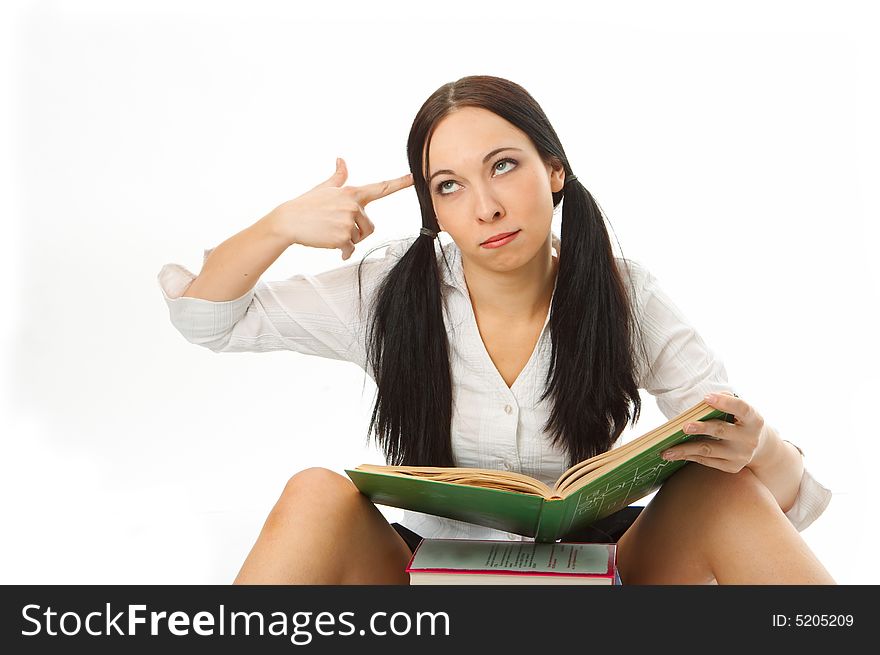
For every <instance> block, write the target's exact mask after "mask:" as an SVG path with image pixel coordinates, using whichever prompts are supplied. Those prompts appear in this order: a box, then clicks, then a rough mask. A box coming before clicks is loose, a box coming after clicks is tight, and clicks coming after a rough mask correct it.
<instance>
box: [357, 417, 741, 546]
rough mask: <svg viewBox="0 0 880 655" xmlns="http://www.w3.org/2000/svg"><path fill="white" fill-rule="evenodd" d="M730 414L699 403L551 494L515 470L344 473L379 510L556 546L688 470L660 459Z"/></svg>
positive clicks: (579, 471) (572, 473)
mask: <svg viewBox="0 0 880 655" xmlns="http://www.w3.org/2000/svg"><path fill="white" fill-rule="evenodd" d="M711 419H720V420H724V421H727V422H728V423H733V422H734V417H733V415H731V414H728V413H726V412H723V411H721V410H718V409H715V408H713V407H711V406H709V405H707V404H706V403H702V402H701V403H698V404H697V405H694V406H693V407H692V408H690V409H689V410H687V411H685V412H682V413H681V414H679V415H678V416H676V417H675V418H673V419H671V420H669V421H668V422H666V423H664V424H663V425H661V426H659V427H657V428H655V429H654V430H651V431H650V432H648V433H647V434H644V435H642V436H641V437H638V438H637V439H634V440H633V441H630V442H629V443H627V444H624V445H622V446H620V447H618V448H613V449H611V450H609V451H606V452H604V453H601V454H599V455H596V456H595V457H591V458H590V459H586V460H584V461H582V462H578V463H577V464H575V465H574V466H572V467H571V468H569V469H568V470H566V471H565V472H564V473H563V474H562V475H561V476H560V477H559V479H558V480H557V481H556V484H555V485H554V486H553V487H552V488H551V487H549V486H547V485H546V484H544V483H542V482H541V481H539V480H536V479H535V478H532V477H529V476H527V475H523V474H521V473H513V472H510V471H495V470H491V469H476V468H455V467H436V466H381V465H376V464H361V465H360V466H358V467H357V468H354V469H346V470H345V472H346V473H347V474H348V477H350V478H351V480H352V482H354V484H355V486H357V488H358V489H359V490H360V491H361V493H363V494H364V495H366V496H367V497H369V498H370V500H371V501H373V502H374V503H376V504H377V505H388V506H390V507H399V508H402V509H408V510H412V511H416V512H424V513H426V514H434V515H435V516H443V517H446V518H450V519H456V520H459V521H466V522H467V523H475V524H477V525H483V526H486V527H490V528H496V529H498V530H504V531H507V532H514V533H516V534H521V535H524V536H527V537H534V539H535V541H556V540H558V539H564V538H565V537H566V536H567V535H569V534H572V533H573V532H575V531H577V530H579V529H581V528H584V527H586V526H588V525H590V524H591V523H593V522H594V521H597V520H599V519H601V518H603V517H605V516H608V515H609V514H612V513H614V512H616V511H617V510H619V509H622V508H624V507H626V506H627V505H629V504H631V503H633V502H635V501H637V500H639V499H640V498H644V497H645V496H647V495H648V494H650V493H651V492H653V491H655V490H657V489H658V488H659V487H660V485H661V484H662V483H663V481H664V480H666V478H668V477H669V476H670V475H672V474H673V473H675V471H677V470H678V469H680V468H681V467H682V466H684V465H685V464H687V462H686V461H684V460H679V461H674V462H668V461H666V460H664V459H663V458H661V457H660V453H661V452H663V451H664V450H666V449H667V448H669V447H671V446H674V445H675V444H678V443H681V442H683V441H688V440H690V439H695V438H698V437H701V438H711V437H706V435H694V434H686V433H685V432H684V431H683V430H682V428H683V427H684V425H685V424H686V423H689V422H690V421H708V420H711Z"/></svg>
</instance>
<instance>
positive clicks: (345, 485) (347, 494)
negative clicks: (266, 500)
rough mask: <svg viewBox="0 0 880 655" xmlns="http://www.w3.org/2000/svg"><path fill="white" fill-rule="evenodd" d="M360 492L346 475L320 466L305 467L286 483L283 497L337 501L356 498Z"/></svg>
mask: <svg viewBox="0 0 880 655" xmlns="http://www.w3.org/2000/svg"><path fill="white" fill-rule="evenodd" d="M359 493H360V492H359V491H358V490H357V487H355V486H354V483H352V481H351V480H349V479H348V478H347V477H345V476H344V475H341V474H339V473H337V472H336V471H331V470H330V469H327V468H322V467H320V466H313V467H311V468H307V469H303V470H302V471H299V472H298V473H296V474H294V475H293V476H292V477H291V478H290V479H289V480H288V481H287V484H285V485H284V490H283V491H282V493H281V498H282V499H292V498H304V497H306V498H308V499H309V500H310V501H313V502H314V501H320V500H323V501H325V502H333V503H337V502H339V501H343V500H345V499H350V498H356V497H357V495H358V494H359Z"/></svg>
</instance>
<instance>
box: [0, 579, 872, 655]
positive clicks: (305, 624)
mask: <svg viewBox="0 0 880 655" xmlns="http://www.w3.org/2000/svg"><path fill="white" fill-rule="evenodd" d="M876 592H877V587H876V586H828V587H819V586H812V587H799V586H798V587H794V586H786V587H782V586H728V587H719V586H711V587H689V586H687V587H686V586H680V587H679V586H667V587H638V586H622V587H584V586H557V587H544V586H541V587H531V586H468V587H447V586H413V587H391V586H388V587H384V586H379V587H369V586H346V587H340V586H327V587H313V586H247V587H237V586H132V587H126V586H7V587H2V588H0V593H2V603H0V625H2V633H0V648H2V650H3V652H5V653H56V652H57V653H66V652H72V649H84V650H83V651H82V652H88V653H120V652H125V653H132V652H141V651H143V652H152V653H156V652H161V653H162V654H163V655H164V654H167V653H176V652H180V653H192V652H198V651H195V650H194V649H197V648H202V647H215V646H226V645H229V646H232V647H233V648H236V649H237V650H238V649H242V650H239V652H248V653H252V652H258V653H263V652H266V653H296V652H300V651H305V652H310V653H313V652H328V653H330V652H340V649H352V648H354V649H356V648H367V649H368V651H367V652H370V653H372V652H382V653H397V652H401V653H402V652H408V653H411V652H425V653H431V652H447V653H450V655H452V653H451V652H450V650H449V649H461V648H465V649H468V650H466V651H464V652H469V650H470V649H477V648H485V647H491V648H496V647H497V648H515V649H517V651H518V652H523V650H526V649H528V650H530V651H531V652H540V651H553V652H559V649H560V648H565V647H580V646H583V647H589V648H590V649H595V648H601V647H614V648H620V647H626V648H630V647H664V649H665V648H666V647H673V648H675V649H676V650H682V651H684V652H690V651H691V650H692V651H693V652H698V651H699V652H705V650H706V649H707V648H714V647H716V646H718V645H719V644H720V643H723V644H724V645H725V646H738V645H740V646H742V647H754V646H758V645H760V647H761V648H762V649H763V648H765V647H774V646H775V647H783V646H797V645H809V646H810V647H811V648H821V647H838V648H839V647H849V646H855V645H856V643H857V640H862V639H865V638H868V639H871V638H872V637H875V636H877V634H878V632H880V629H878V621H877V617H876V609H875V608H876V602H874V601H873V599H874V598H876ZM872 642H873V640H872V641H869V642H867V643H872ZM859 643H864V642H859ZM691 646H692V647H693V648H691ZM244 649H246V650H244ZM73 652H80V651H79V650H76V651H73Z"/></svg>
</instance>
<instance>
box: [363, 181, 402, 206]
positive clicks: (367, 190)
mask: <svg viewBox="0 0 880 655" xmlns="http://www.w3.org/2000/svg"><path fill="white" fill-rule="evenodd" d="M412 184H413V176H412V173H407V174H406V175H402V176H400V177H398V178H395V179H393V180H386V181H385V182H374V183H373V184H365V185H363V186H360V187H358V188H357V197H358V201H359V202H360V205H361V206H362V207H363V206H364V205H366V204H367V203H368V202H373V201H374V200H378V199H379V198H384V197H385V196H388V195H391V194H392V193H394V192H395V191H400V190H401V189H405V188H406V187H408V186H412Z"/></svg>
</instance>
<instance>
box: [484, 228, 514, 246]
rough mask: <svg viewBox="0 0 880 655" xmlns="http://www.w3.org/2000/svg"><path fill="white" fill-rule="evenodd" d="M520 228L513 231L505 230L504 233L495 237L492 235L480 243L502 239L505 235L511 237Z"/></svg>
mask: <svg viewBox="0 0 880 655" xmlns="http://www.w3.org/2000/svg"><path fill="white" fill-rule="evenodd" d="M517 232H519V230H514V231H513V232H505V233H504V234H496V235H495V236H494V237H490V238H488V239H486V240H485V241H483V243H481V244H480V245H481V246H482V245H483V244H484V243H492V242H493V241H500V240H501V239H503V238H504V237H509V236H510V235H511V234H516V233H517Z"/></svg>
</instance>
